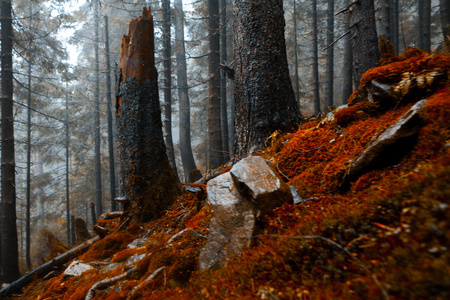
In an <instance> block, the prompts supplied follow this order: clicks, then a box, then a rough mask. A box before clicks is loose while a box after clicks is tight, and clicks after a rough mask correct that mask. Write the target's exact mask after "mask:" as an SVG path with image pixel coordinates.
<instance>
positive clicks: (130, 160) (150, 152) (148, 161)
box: [116, 8, 177, 221]
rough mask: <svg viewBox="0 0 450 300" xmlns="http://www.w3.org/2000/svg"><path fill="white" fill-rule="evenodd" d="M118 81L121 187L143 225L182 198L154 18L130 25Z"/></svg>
mask: <svg viewBox="0 0 450 300" xmlns="http://www.w3.org/2000/svg"><path fill="white" fill-rule="evenodd" d="M118 73H119V74H118V76H117V78H116V80H117V84H118V94H117V104H116V109H117V121H116V122H117V133H118V134H117V135H118V136H117V138H118V149H119V161H120V183H121V185H122V189H123V191H124V192H125V193H126V195H127V196H128V197H129V199H130V200H131V203H130V207H129V211H130V212H131V213H132V214H134V215H136V216H137V217H138V219H140V220H141V221H146V220H150V219H155V218H158V217H160V216H161V215H163V214H164V211H165V210H166V209H167V208H168V207H169V205H170V204H171V203H172V202H173V200H174V198H175V196H176V184H177V183H176V177H175V174H174V172H173V170H172V168H171V167H170V165H169V160H168V158H167V154H166V147H165V144H164V139H163V133H162V122H161V108H160V106H159V96H158V83H157V73H156V68H155V58H154V35H153V17H152V16H151V13H150V11H149V10H147V9H145V8H144V11H143V15H142V16H141V17H139V18H138V19H136V20H132V21H131V22H130V27H129V30H128V34H127V35H125V36H124V37H123V40H122V45H121V50H120V56H119V69H118Z"/></svg>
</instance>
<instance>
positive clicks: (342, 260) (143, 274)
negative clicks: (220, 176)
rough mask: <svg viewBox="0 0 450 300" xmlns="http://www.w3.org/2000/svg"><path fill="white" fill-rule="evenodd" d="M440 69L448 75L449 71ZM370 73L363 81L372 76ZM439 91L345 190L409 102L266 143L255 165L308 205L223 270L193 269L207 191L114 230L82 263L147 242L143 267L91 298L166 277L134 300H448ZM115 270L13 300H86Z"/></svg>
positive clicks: (448, 111)
mask: <svg viewBox="0 0 450 300" xmlns="http://www.w3.org/2000/svg"><path fill="white" fill-rule="evenodd" d="M420 54H421V55H422V58H420V57H419V58H417V57H416V58H407V59H409V60H412V61H415V65H414V67H417V65H420V64H421V63H420V60H421V59H422V60H423V59H426V63H422V65H424V66H426V67H428V66H430V65H431V63H430V62H433V61H435V60H438V59H439V60H440V61H441V62H442V61H443V62H448V61H450V60H449V57H448V56H446V57H443V56H438V57H435V58H432V57H431V58H430V57H428V56H426V57H425V56H423V53H420ZM404 62H407V60H404V61H400V62H397V63H395V64H394V65H392V66H391V68H389V67H388V66H389V65H386V66H383V67H380V68H379V69H378V73H377V74H376V77H377V78H382V77H383V76H385V74H384V73H383V72H387V75H386V76H393V77H392V78H395V80H397V81H400V80H401V76H399V75H398V74H397V73H399V74H401V73H402V72H403V71H405V68H406V69H407V71H409V70H410V69H411V65H410V64H409V63H404ZM401 66H402V67H403V68H404V69H402V70H403V71H402V70H399V68H400V67H401ZM439 68H441V69H440V72H447V74H448V72H449V66H444V68H443V66H442V65H439ZM442 68H443V69H442ZM394 69H395V76H394V75H392V74H393V71H392V70H394ZM374 70H375V69H372V70H371V71H369V72H368V74H367V75H365V77H363V79H364V78H366V79H367V78H368V77H369V76H375V75H374V74H375V71H374ZM417 72H420V70H419V69H418V71H417ZM447 76H448V75H447ZM389 78H390V77H389ZM392 78H391V79H389V80H392ZM386 80H387V79H386ZM394 83H397V82H394ZM439 84H440V86H439V89H436V90H434V91H430V90H429V89H428V90H426V91H424V95H426V98H427V99H428V102H427V104H426V107H425V118H426V121H425V123H424V125H423V127H422V128H421V129H420V132H419V134H418V137H417V142H416V143H415V144H414V145H413V147H412V150H410V151H408V152H407V153H405V155H404V156H403V157H402V158H401V159H400V160H399V161H397V162H396V163H395V165H391V166H388V167H383V168H380V169H374V170H371V171H369V172H367V173H365V174H364V175H362V176H361V177H359V178H358V179H357V180H356V181H355V182H352V183H351V186H350V189H348V190H346V191H342V190H340V184H341V183H342V179H343V176H345V173H346V171H347V170H348V167H349V165H350V164H351V161H352V160H354V159H355V158H356V157H357V156H358V155H359V154H361V153H362V151H363V150H364V149H365V148H366V147H367V146H368V145H369V144H370V143H371V142H372V141H373V140H374V139H375V138H376V137H377V136H379V135H380V134H381V133H382V132H383V131H384V130H385V129H386V128H388V127H389V126H391V125H392V124H394V123H395V122H396V121H397V120H398V119H399V118H400V117H401V116H402V115H403V114H404V113H405V112H406V111H407V110H408V109H409V108H410V107H411V106H412V105H413V104H412V103H409V104H408V103H404V104H403V103H399V104H398V105H396V106H395V107H394V108H392V109H390V110H389V111H387V112H379V111H378V110H377V107H376V105H375V104H369V103H363V104H361V103H358V104H355V105H353V106H350V107H348V108H347V109H344V110H342V111H341V112H340V113H339V114H337V115H336V118H335V120H334V121H332V122H328V123H320V121H319V120H316V121H312V122H309V123H306V124H303V125H302V126H301V127H300V128H299V129H298V130H297V131H296V132H293V133H288V134H276V135H273V138H272V140H270V141H269V142H270V145H269V146H268V147H267V148H266V149H265V150H264V151H263V152H262V153H260V154H262V155H263V156H264V157H265V158H266V159H268V160H271V161H272V162H273V164H274V165H275V166H276V167H277V168H278V169H279V171H280V173H281V174H283V176H284V177H285V178H286V181H288V183H289V184H290V185H293V186H295V187H297V188H298V190H299V194H300V195H301V196H302V197H303V198H305V199H308V201H306V202H305V203H303V204H298V205H284V206H282V207H279V208H277V209H276V210H275V211H274V212H273V214H272V215H270V216H269V218H268V221H267V224H266V227H265V228H264V230H263V232H262V234H261V235H260V236H258V237H257V238H255V245H254V246H252V247H251V248H249V249H247V250H246V251H245V252H244V253H243V255H242V256H241V257H235V258H233V259H231V260H230V261H229V262H228V265H227V267H225V268H223V269H220V270H218V271H200V270H199V269H198V261H197V258H198V253H199V251H200V249H201V248H202V247H203V246H204V245H205V242H206V238H205V237H206V236H207V235H208V224H209V220H210V219H211V216H212V208H211V207H210V206H208V205H206V203H205V197H206V195H205V192H204V190H205V189H206V187H205V186H204V185H199V187H201V190H200V191H198V192H196V193H190V192H187V193H185V194H183V195H182V196H180V197H179V199H178V200H177V201H176V202H175V203H174V205H173V206H172V208H171V209H170V210H169V211H168V212H167V213H166V215H165V216H164V217H163V218H161V219H159V220H156V221H152V222H149V223H145V224H142V226H140V227H136V226H134V228H128V229H123V230H120V231H118V232H117V229H118V228H119V224H110V225H109V227H110V228H111V234H110V235H109V236H107V237H106V238H104V239H103V240H101V241H99V242H98V243H97V244H96V245H94V246H93V247H91V249H90V250H89V251H88V252H87V253H85V254H84V255H83V256H82V257H80V259H82V260H84V261H88V262H89V261H97V262H105V263H109V262H110V261H111V259H112V260H114V261H115V262H121V261H123V260H126V259H127V258H128V257H130V256H131V255H133V254H135V253H134V252H133V251H132V250H125V248H126V245H127V244H128V243H129V242H131V241H132V240H134V239H136V238H138V237H145V238H146V239H147V242H146V244H145V245H143V246H142V247H144V250H143V249H142V248H140V249H139V250H138V252H136V253H146V255H147V256H146V258H145V259H143V260H141V261H140V262H139V263H138V264H137V271H136V272H135V273H133V275H132V276H131V277H129V278H127V279H126V280H122V281H120V282H119V283H116V284H114V285H112V286H111V287H110V288H107V289H105V290H102V291H99V292H98V293H97V294H96V296H95V298H94V299H127V296H128V295H129V293H130V292H131V290H132V289H133V288H135V287H136V286H138V285H139V284H141V283H142V281H143V280H144V279H145V278H147V277H148V276H149V275H150V274H151V273H152V272H154V271H155V270H156V269H158V268H159V267H163V266H164V267H165V269H164V271H163V273H162V275H160V276H157V277H156V278H155V279H154V280H152V281H150V282H149V283H147V284H143V285H142V286H141V287H140V289H139V291H138V293H137V294H136V299H229V298H234V299H382V298H383V291H382V289H383V290H385V291H386V292H387V293H388V294H389V297H390V298H391V299H448V298H450V252H449V249H450V243H449V240H450V222H449V220H450V203H449V202H450V122H449V120H450V86H449V83H448V80H447V81H446V83H445V84H444V83H443V82H440V83H439ZM110 222H111V223H114V222H119V221H118V220H116V221H110ZM103 225H105V224H103ZM182 230H185V231H184V232H183V233H182V234H180V235H179V236H177V237H176V238H173V237H174V235H175V234H176V233H179V232H181V231H182ZM99 268H100V267H99ZM123 268H124V267H123V266H122V267H118V268H117V269H115V270H112V271H107V272H106V273H101V272H98V271H97V270H91V271H88V272H86V273H84V274H83V275H81V276H79V277H72V278H63V277H62V275H57V276H56V277H54V278H51V279H48V280H42V279H39V280H36V281H34V282H33V283H32V284H31V285H29V286H28V287H27V289H26V290H25V291H24V294H23V295H22V296H21V297H19V298H22V299H84V297H85V296H86V293H87V291H88V290H89V288H90V287H91V286H92V285H93V284H94V283H96V282H98V281H100V280H102V279H105V278H110V277H113V276H116V275H118V274H120V273H123V272H124V269H123Z"/></svg>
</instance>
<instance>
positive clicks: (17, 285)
mask: <svg viewBox="0 0 450 300" xmlns="http://www.w3.org/2000/svg"><path fill="white" fill-rule="evenodd" d="M98 240H100V237H98V236H96V237H94V238H92V239H90V240H88V241H86V242H84V243H83V244H81V245H78V246H76V247H75V248H73V249H70V250H69V251H67V252H65V253H63V254H61V255H59V256H57V257H55V258H54V259H52V260H50V261H48V262H46V263H44V264H42V265H41V266H39V267H37V268H36V269H34V270H32V271H31V272H29V273H27V274H25V275H24V276H22V277H20V278H19V279H17V280H16V281H14V282H13V283H11V284H10V285H8V286H7V287H5V288H4V289H2V290H1V291H0V299H3V298H5V297H6V296H7V295H9V294H11V293H16V292H19V291H20V290H21V289H22V288H23V287H25V286H26V285H27V284H29V283H30V282H32V281H33V280H34V279H36V278H41V277H44V276H45V275H47V274H48V273H49V272H51V271H53V269H54V268H56V267H59V266H62V265H63V264H65V263H66V262H68V261H69V260H71V259H72V258H73V257H75V256H79V255H81V254H83V253H84V252H86V251H87V250H88V249H89V247H90V246H91V245H92V244H94V243H95V242H97V241H98Z"/></svg>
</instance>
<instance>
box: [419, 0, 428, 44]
mask: <svg viewBox="0 0 450 300" xmlns="http://www.w3.org/2000/svg"><path fill="white" fill-rule="evenodd" d="M417 26H418V27H419V48H420V49H423V50H425V51H431V38H430V34H431V0H419V24H417Z"/></svg>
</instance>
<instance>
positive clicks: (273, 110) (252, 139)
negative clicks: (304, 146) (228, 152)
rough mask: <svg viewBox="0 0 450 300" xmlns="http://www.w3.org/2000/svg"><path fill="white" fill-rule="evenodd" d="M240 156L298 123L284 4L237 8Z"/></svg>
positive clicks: (238, 4)
mask: <svg viewBox="0 0 450 300" xmlns="http://www.w3.org/2000/svg"><path fill="white" fill-rule="evenodd" d="M234 22H235V23H234V29H235V30H234V53H235V61H236V63H235V84H236V87H235V107H236V119H235V126H236V155H237V156H238V157H239V156H240V157H242V156H246V155H248V154H249V152H251V151H252V150H254V149H256V148H259V147H261V146H263V144H264V141H265V140H266V138H267V137H268V136H269V135H270V134H271V133H273V132H274V131H275V130H288V129H290V128H292V127H294V126H295V125H296V123H297V122H300V120H301V116H300V114H299V109H298V104H297V102H296V101H295V95H294V91H293V89H292V83H291V79H290V77H289V70H288V65H287V58H286V44H285V40H284V26H285V23H284V13H283V2H282V1H281V0H276V1H264V2H262V1H256V0H237V1H235V7H234Z"/></svg>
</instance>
